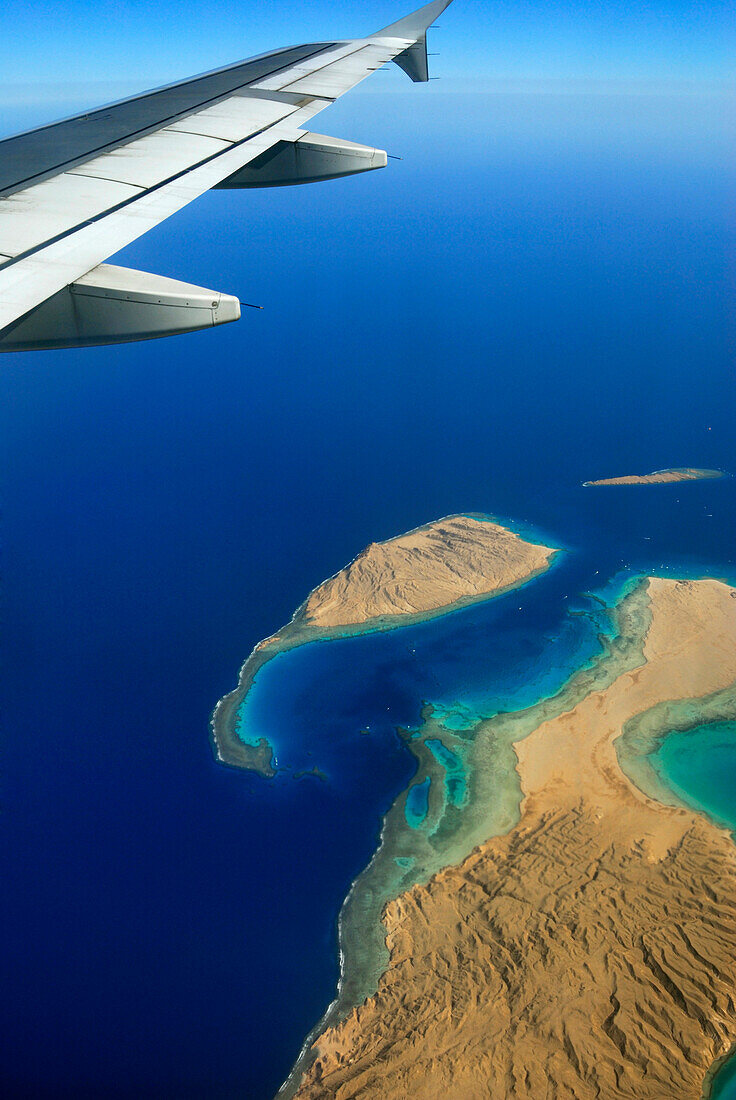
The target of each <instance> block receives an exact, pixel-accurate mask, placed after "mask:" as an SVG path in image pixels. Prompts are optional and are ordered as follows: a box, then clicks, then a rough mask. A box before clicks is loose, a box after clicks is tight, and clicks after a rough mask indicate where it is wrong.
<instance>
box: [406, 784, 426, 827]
mask: <svg viewBox="0 0 736 1100" xmlns="http://www.w3.org/2000/svg"><path fill="white" fill-rule="evenodd" d="M431 785H432V780H431V779H425V780H424V781H423V782H422V783H415V784H414V786H413V787H410V788H409V793H408V794H407V796H406V808H405V813H406V820H407V822H408V823H409V825H411V827H412V829H418V828H419V826H420V825H422V824H423V823H424V821H425V820H426V817H427V811H428V809H429V788H430V786H431Z"/></svg>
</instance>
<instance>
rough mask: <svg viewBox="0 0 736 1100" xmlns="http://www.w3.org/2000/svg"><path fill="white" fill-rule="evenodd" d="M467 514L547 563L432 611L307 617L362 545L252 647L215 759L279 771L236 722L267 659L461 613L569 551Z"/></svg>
mask: <svg viewBox="0 0 736 1100" xmlns="http://www.w3.org/2000/svg"><path fill="white" fill-rule="evenodd" d="M463 516H464V517H465V518H468V519H472V520H474V521H476V522H478V523H490V524H492V525H494V526H496V527H498V528H502V529H503V530H504V531H506V532H508V533H510V534H512V535H513V536H514V537H515V538H517V539H518V540H519V542H520V543H521V544H523V545H525V546H529V547H534V548H539V549H542V550H547V551H548V552H549V553H548V557H547V560H546V563H545V564H544V565H541V566H539V567H538V568H536V569H533V570H530V571H528V572H527V573H525V574H524V575H523V576H520V577H519V578H518V580H515V581H513V582H511V583H509V584H506V585H502V586H499V587H497V588H495V589H492V590H489V591H487V592H483V593H478V594H476V595H467V596H461V597H459V598H458V599H457V600H454V601H453V602H452V603H449V604H444V605H442V606H440V607H436V608H431V609H429V610H427V611H420V612H416V613H413V614H412V613H406V614H397V615H386V616H377V617H375V618H370V619H367V620H366V621H365V622H358V623H346V624H343V625H340V626H335V627H320V626H313V625H310V624H309V623H308V622H305V621H304V615H305V609H306V608H307V605H308V604H309V602H310V600H311V599H312V598H313V597H314V596H315V594H316V593H318V592H319V591H320V590H321V589H323V588H324V586H325V585H327V584H329V583H330V582H332V581H335V580H336V579H337V578H339V577H340V576H341V575H343V574H345V573H347V571H348V570H349V569H350V568H351V567H353V566H354V565H355V564H356V562H358V561H360V559H361V558H362V557H363V556H364V554H365V551H361V552H360V553H359V554H357V555H356V556H355V557H354V558H353V559H352V561H351V562H349V563H348V565H347V566H345V567H344V568H343V569H340V570H338V571H337V573H334V574H333V575H332V576H331V577H328V578H327V579H326V580H324V581H321V582H320V583H319V584H317V585H315V587H314V588H313V589H312V590H311V592H310V593H309V594H308V595H307V597H306V599H305V600H304V601H303V602H302V603H301V604H300V605H299V606H298V607H297V609H296V611H295V612H294V614H293V615H292V617H291V619H290V620H289V622H288V623H286V625H285V626H283V627H281V629H280V630H278V631H277V632H276V633H275V634H272V635H271V636H269V637H268V638H264V639H263V640H262V641H260V642H258V643H257V644H256V645H255V646H254V648H253V649H252V650H251V652H250V654H249V655H248V657H246V659H245V661H244V662H243V664H242V665H241V667H240V671H239V674H238V682H237V684H236V686H235V688H234V689H233V690H232V691H230V692H228V693H227V694H226V695H224V696H223V697H222V698H221V699H220V700H219V701H218V703H217V705H216V706H215V709H214V711H213V713H212V716H211V718H210V743H211V745H212V749H213V753H214V755H215V759H216V760H217V761H218V762H219V763H221V764H225V765H227V766H229V767H235V768H243V769H246V770H250V771H255V772H256V773H257V774H259V775H261V776H262V777H263V778H266V779H273V778H274V777H275V776H276V774H277V773H278V766H277V764H276V754H275V751H274V749H273V746H272V745H271V744H270V742H269V741H268V739H267V738H266V737H261V738H259V739H258V742H257V743H256V744H252V745H251V744H248V743H247V742H246V741H244V740H243V739H242V738H241V737H240V735H239V733H238V731H237V728H236V725H237V712H238V710H239V709H240V707H241V706H242V704H243V702H244V701H245V699H246V697H247V695H248V693H249V692H250V690H251V688H252V687H253V684H254V682H255V679H256V676H257V675H258V673H259V672H260V670H261V669H262V668H263V667H264V666H265V665H266V664H268V663H269V662H270V661H272V660H273V659H274V658H276V657H278V656H280V655H281V654H282V653H288V652H289V651H290V650H292V649H298V648H299V647H301V646H303V645H309V644H312V643H314V642H330V641H337V640H340V639H342V638H350V637H355V636H356V635H360V636H365V635H368V634H376V633H383V632H386V631H390V630H400V629H401V628H402V627H410V626H417V625H419V624H420V623H424V622H431V621H432V620H434V619H438V618H442V617H444V616H445V615H452V614H455V613H456V612H460V611H463V610H465V609H466V608H468V607H472V606H475V605H477V604H481V603H486V602H487V601H489V600H493V599H496V598H498V597H501V596H504V595H507V594H508V593H509V592H513V591H516V590H517V589H519V588H522V587H524V586H525V585H527V584H530V583H531V582H532V581H534V580H537V579H538V578H539V577H542V576H544V575H545V574H546V573H547V572H548V571H549V570H550V569H551V568H552V567H553V566H554V565H555V564H556V563H557V562H558V561H559V560H560V558H561V557H562V555H563V554H565V553H567V551H566V549H565V548H561V547H549V546H546V544H545V543H542V542H533V541H532V540H531V539H530V538H528V537H526V536H522V535H520V534H518V533H517V532H516V531H514V530H513V528H512V527H511V526H510V525H509V522H508V521H506V522H504V523H503V524H501V523H499V522H498V520H496V518H495V517H493V516H490V515H489V516H485V515H481V514H480V513H476V514H471V513H464V514H463ZM456 518H458V517H457V516H443V517H442V518H441V519H439V520H435V521H433V522H431V523H426V524H422V525H421V526H419V527H415V528H412V530H411V531H407V532H405V534H404V535H400V536H396V537H395V538H394V539H388V540H386V541H387V542H388V543H391V542H395V541H396V540H397V539H400V538H406V537H408V536H411V535H416V534H421V533H423V532H426V531H429V530H431V529H432V528H433V527H435V526H436V525H438V524H441V523H444V522H446V521H449V520H453V519H456ZM382 545H385V544H382Z"/></svg>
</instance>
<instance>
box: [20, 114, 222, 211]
mask: <svg viewBox="0 0 736 1100" xmlns="http://www.w3.org/2000/svg"><path fill="white" fill-rule="evenodd" d="M231 144H232V142H230V141H226V140H223V139H222V138H214V137H205V136H203V135H201V134H190V133H174V132H172V131H170V130H159V131H158V133H156V134H149V135H148V137H144V138H140V140H139V141H134V142H131V144H130V145H123V146H122V148H120V149H114V150H113V151H112V152H110V153H103V154H102V156H101V157H95V158H94V159H93V160H90V161H87V162H86V164H80V165H79V167H78V168H70V169H69V172H68V173H66V175H71V176H81V177H83V178H89V177H96V178H97V179H101V180H113V181H115V182H117V183H129V184H132V185H133V186H135V187H141V188H144V189H148V188H150V187H154V186H155V185H156V184H157V183H160V182H161V181H162V180H165V179H168V178H170V177H171V176H175V175H178V173H179V172H184V171H186V170H187V169H188V168H190V167H191V166H192V165H193V164H199V163H201V162H202V161H204V160H207V159H208V157H213V156H216V155H217V154H218V153H222V152H223V151H224V150H225V149H228V148H229V147H230V146H231ZM49 182H50V183H52V184H53V182H55V181H49ZM40 186H41V187H46V186H48V185H47V184H41V185H40ZM9 201H10V202H12V201H13V200H12V199H10V200H9ZM110 205H114V204H113V203H111V204H110ZM0 209H1V208H0Z"/></svg>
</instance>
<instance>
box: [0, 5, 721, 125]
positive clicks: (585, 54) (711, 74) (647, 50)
mask: <svg viewBox="0 0 736 1100" xmlns="http://www.w3.org/2000/svg"><path fill="white" fill-rule="evenodd" d="M416 6H418V5H417V4H416V3H415V2H413V0H339V2H335V0H310V2H308V3H304V2H303V0H268V3H263V0H220V2H219V3H218V4H217V5H216V6H215V7H212V6H210V5H182V4H181V3H179V2H178V0H159V2H158V3H156V4H151V3H150V0H124V2H119V0H116V2H111V0H103V2H101V0H76V2H75V3H74V4H72V3H69V0H63V2H62V0H39V2H38V3H35V4H33V5H29V4H28V3H27V2H26V0H6V2H5V4H4V5H3V14H2V17H1V19H2V24H3V39H4V45H5V50H4V60H3V73H2V79H0V104H1V106H0V128H2V129H3V130H5V132H7V130H8V126H9V123H10V121H11V119H10V114H11V113H12V112H13V111H14V109H15V108H21V109H24V110H28V109H30V108H34V109H37V111H38V112H39V119H40V118H41V114H43V115H44V117H46V116H48V117H58V116H59V114H64V113H66V112H68V111H72V110H76V109H78V108H79V107H80V106H84V105H87V104H89V105H93V104H94V103H100V102H106V101H109V100H110V99H114V98H117V97H118V96H120V95H124V94H129V93H132V92H135V91H138V90H143V89H144V88H147V87H152V86H156V85H158V84H161V83H166V82H168V81H170V80H174V79H179V78H183V77H186V76H189V75H192V74H194V73H197V72H202V71H206V70H207V69H210V68H214V67H216V66H219V65H224V64H228V63H230V62H232V61H235V60H238V59H240V58H242V57H249V56H251V55H253V54H256V53H260V52H263V51H266V50H269V49H273V48H276V47H279V46H284V45H290V44H292V43H295V42H303V41H310V40H315V39H322V38H324V37H330V36H334V37H353V36H356V35H360V34H364V33H365V34H367V33H370V32H371V31H374V30H376V29H378V28H379V27H381V26H385V25H386V24H387V23H389V22H391V21H393V20H394V19H395V18H397V17H400V16H402V15H403V14H405V13H407V12H408V11H410V10H412V9H413V8H414V7H416ZM735 16H736V0H639V2H636V3H634V2H632V0H598V2H595V0H593V2H590V0H455V3H454V4H453V6H452V8H451V9H450V10H449V11H448V12H447V13H446V14H445V15H444V16H443V17H442V20H441V24H442V29H441V30H440V31H438V32H437V33H436V34H435V35H434V37H433V41H432V45H431V49H433V50H438V51H440V56H439V57H438V58H436V60H435V62H434V65H435V72H436V73H437V74H438V75H439V76H440V77H441V78H442V79H441V81H440V82H438V83H437V84H436V86H435V87H436V89H437V90H440V89H442V90H445V91H447V90H453V89H455V88H457V87H460V86H462V87H466V88H467V87H468V86H469V84H473V85H474V86H476V87H478V86H481V87H482V86H487V87H490V88H492V89H495V88H497V87H499V86H504V85H505V84H508V83H509V82H511V83H512V84H517V85H518V84H519V83H521V84H522V85H523V84H525V83H527V84H528V83H530V82H531V84H532V85H533V84H535V83H537V84H538V83H540V82H541V83H542V84H544V83H545V82H547V83H550V82H551V83H554V84H555V85H556V86H557V87H559V86H560V85H562V86H566V85H567V86H569V87H570V88H574V87H576V86H579V85H580V84H581V83H582V84H585V85H586V86H587V87H590V86H591V85H593V86H595V85H598V84H603V85H606V84H616V85H618V86H621V85H626V84H631V85H638V86H652V85H659V86H666V87H671V86H673V85H685V86H686V85H690V84H693V85H700V86H702V85H703V84H711V85H712V84H714V83H718V82H724V81H732V80H733V73H734V62H735V61H736V19H735V18H734V17H735ZM403 79H405V78H404V77H403V76H401V74H399V73H398V72H396V73H394V72H391V73H389V74H384V75H380V76H378V77H377V78H375V79H374V80H372V81H371V82H370V87H371V91H374V92H375V91H380V90H381V89H387V90H395V89H396V88H397V87H400V82H401V81H402V80H403ZM33 121H34V122H35V121H37V119H36V118H35V117H34V118H33Z"/></svg>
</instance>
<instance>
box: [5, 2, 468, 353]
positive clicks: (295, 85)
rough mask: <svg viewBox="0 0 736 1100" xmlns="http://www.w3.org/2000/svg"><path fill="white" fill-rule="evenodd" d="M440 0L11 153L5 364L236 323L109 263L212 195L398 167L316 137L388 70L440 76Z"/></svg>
mask: <svg viewBox="0 0 736 1100" xmlns="http://www.w3.org/2000/svg"><path fill="white" fill-rule="evenodd" d="M450 3H451V0H436V2H434V3H430V4H426V5H425V6H424V7H423V8H420V9H419V11H417V12H415V13H414V14H413V15H410V16H407V17H406V18H405V19H401V20H399V21H398V22H397V23H393V24H391V26H389V27H385V28H384V29H383V30H381V31H378V32H377V33H376V34H374V35H371V36H370V37H369V38H358V39H354V40H352V41H341V42H317V43H312V44H309V45H303V46H295V47H292V48H289V49H282V50H277V51H275V52H273V53H269V54H264V55H263V56H260V57H255V58H252V59H251V60H249V61H245V62H241V63H240V64H237V65H232V66H229V67H228V68H225V69H219V70H216V71H214V72H210V73H206V74H205V75H204V76H199V77H196V78H195V79H193V80H188V81H184V82H182V83H178V84H172V85H169V86H168V87H165V88H160V89H158V90H157V91H153V92H148V93H146V94H144V95H140V96H135V97H133V98H132V99H126V100H123V101H122V102H120V103H115V104H113V105H112V106H109V107H104V108H102V109H100V110H95V111H91V112H90V113H88V114H84V115H78V116H77V117H75V118H70V119H67V120H65V121H63V122H57V123H55V124H53V125H50V126H44V127H41V128H40V129H37V130H31V131H28V132H27V133H24V134H18V135H17V136H15V137H11V138H8V139H6V140H5V141H0V351H25V350H30V349H39V348H61V347H81V346H91V345H96V344H110V343H122V342H127V341H131V340H143V339H152V338H154V337H157V336H168V335H173V334H175V333H180V332H188V331H191V330H193V329H199V328H206V327H209V326H211V325H217V324H222V323H224V322H227V321H236V320H237V319H238V318H239V316H240V303H239V302H238V300H237V298H234V297H232V296H230V295H227V294H220V293H219V292H215V291H211V290H207V289H206V288H203V287H197V286H192V285H190V284H187V283H181V282H177V281H175V280H173V279H166V278H163V277H161V276H158V275H152V274H148V273H146V272H142V271H133V270H131V269H128V268H122V267H115V266H113V265H110V264H106V263H104V261H105V260H106V259H107V258H108V257H109V256H112V255H113V254H114V253H116V252H118V251H119V250H120V249H121V248H124V247H125V246H126V245H128V244H130V243H131V241H134V240H136V238H138V237H140V236H142V235H143V234H144V233H146V232H147V231H148V230H149V229H151V228H152V227H153V226H155V225H157V224H158V223H159V222H161V221H163V220H164V219H165V218H168V217H169V216H170V215H171V214H174V213H175V212H176V211H177V210H180V209H181V208H182V207H184V206H186V205H187V203H189V202H191V201H192V200H193V199H196V198H197V197H198V196H199V195H201V194H203V193H204V192H205V191H207V190H209V189H210V188H218V187H220V188H240V187H243V188H246V187H264V186H271V187H273V186H283V185H288V184H297V183H307V182H312V181H317V180H324V179H332V178H335V177H338V176H345V175H351V174H353V173H356V172H363V171H369V170H372V169H376V168H383V167H385V165H386V163H387V161H386V154H385V153H384V152H382V151H380V150H377V149H371V148H368V147H366V146H362V145H356V144H354V143H352V142H347V141H340V140H337V139H334V138H328V137H324V136H321V135H318V134H314V133H310V132H309V131H308V130H306V129H305V128H304V127H305V126H306V125H307V124H308V123H309V121H310V120H311V119H312V118H313V117H314V115H316V114H317V113H318V112H319V111H321V110H323V109H324V108H325V107H327V106H329V105H330V104H331V103H332V102H334V101H335V100H336V99H338V98H339V97H340V96H341V95H343V94H344V93H345V92H347V91H349V90H350V89H351V88H353V87H355V85H356V84H359V83H360V81H362V80H364V79H365V78H366V77H367V76H369V75H370V74H371V73H372V72H374V71H375V70H376V69H378V68H380V67H381V66H383V65H384V64H385V63H386V62H388V61H392V60H393V61H396V63H397V64H398V65H400V66H401V68H402V69H403V70H404V71H405V72H406V73H407V74H408V75H409V76H410V77H411V79H412V80H414V81H426V80H428V79H429V75H428V66H427V29H428V28H429V26H430V25H431V24H432V23H433V22H434V20H435V19H436V18H437V16H438V15H439V14H440V13H441V12H442V11H444V10H445V8H446V7H448V5H449V4H450Z"/></svg>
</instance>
